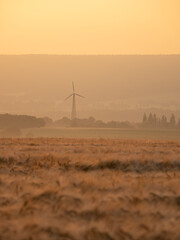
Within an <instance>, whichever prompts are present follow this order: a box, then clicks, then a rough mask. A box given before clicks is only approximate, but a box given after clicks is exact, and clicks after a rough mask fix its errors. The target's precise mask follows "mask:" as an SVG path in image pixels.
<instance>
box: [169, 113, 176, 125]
mask: <svg viewBox="0 0 180 240" xmlns="http://www.w3.org/2000/svg"><path fill="white" fill-rule="evenodd" d="M169 124H170V127H171V128H175V127H176V119H175V116H174V114H172V115H171V118H170V122H169Z"/></svg>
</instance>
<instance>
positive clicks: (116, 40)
mask: <svg viewBox="0 0 180 240" xmlns="http://www.w3.org/2000/svg"><path fill="white" fill-rule="evenodd" d="M179 13H180V1H179V0H0V39H1V40H0V42H1V44H0V54H27V53H28V54H42V53H43V54H44V53H48V54H175V53H180V14H179Z"/></svg>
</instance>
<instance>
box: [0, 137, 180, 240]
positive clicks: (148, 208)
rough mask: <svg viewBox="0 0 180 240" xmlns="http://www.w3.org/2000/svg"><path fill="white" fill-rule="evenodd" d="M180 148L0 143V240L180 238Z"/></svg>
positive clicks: (129, 143) (137, 143) (175, 144)
mask: <svg viewBox="0 0 180 240" xmlns="http://www.w3.org/2000/svg"><path fill="white" fill-rule="evenodd" d="M179 186H180V141H167V140H163V141H160V140H113V139H111V140H110V139H63V138H62V139H55V138H54V139H53V138H52V139H48V138H41V139H0V239H1V240H7V239H8V240H13V239H18V240H37V239H38V240H41V239H42V240H49V239H51V240H54V239H60V240H71V239H72V240H96V239H97V240H121V239H122V240H126V239H128V240H133V239H137V240H146V239H147V240H151V239H154V240H155V239H156V240H164V239H165V240H168V239H169V240H170V239H175V240H179V239H180V231H179V226H180V187H179Z"/></svg>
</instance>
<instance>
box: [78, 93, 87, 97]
mask: <svg viewBox="0 0 180 240" xmlns="http://www.w3.org/2000/svg"><path fill="white" fill-rule="evenodd" d="M76 95H77V96H79V97H82V98H85V97H84V96H82V95H79V94H77V93H76Z"/></svg>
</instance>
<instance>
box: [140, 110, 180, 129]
mask: <svg viewBox="0 0 180 240" xmlns="http://www.w3.org/2000/svg"><path fill="white" fill-rule="evenodd" d="M141 126H142V127H144V128H169V129H176V128H180V119H178V121H177V120H176V117H175V115H174V114H172V115H171V117H170V118H169V119H168V118H167V117H166V116H165V115H162V116H161V117H160V118H159V117H157V115H156V114H155V113H154V114H152V113H150V114H149V115H147V114H146V113H144V116H143V120H142V124H141Z"/></svg>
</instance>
